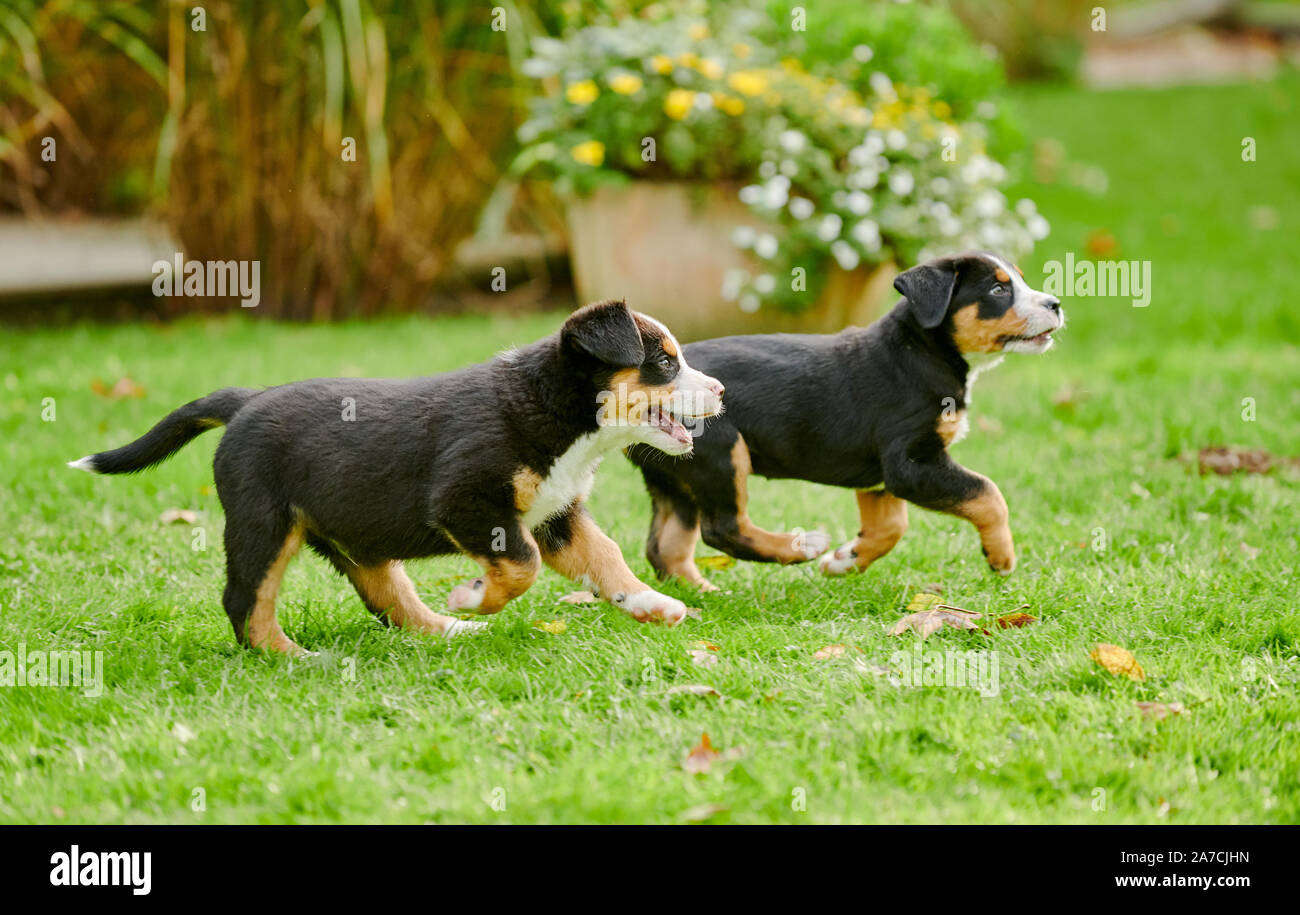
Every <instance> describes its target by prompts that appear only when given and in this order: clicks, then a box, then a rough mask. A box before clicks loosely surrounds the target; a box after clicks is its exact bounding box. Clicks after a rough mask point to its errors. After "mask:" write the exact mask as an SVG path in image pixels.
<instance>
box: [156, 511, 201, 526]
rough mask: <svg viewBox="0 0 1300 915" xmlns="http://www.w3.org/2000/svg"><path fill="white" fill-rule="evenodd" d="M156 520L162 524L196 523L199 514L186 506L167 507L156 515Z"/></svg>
mask: <svg viewBox="0 0 1300 915" xmlns="http://www.w3.org/2000/svg"><path fill="white" fill-rule="evenodd" d="M158 520H159V521H160V522H162V523H163V524H198V523H199V515H198V512H194V511H190V510H189V509H188V508H169V509H167V511H165V512H163V513H162V514H161V515H159V516H158Z"/></svg>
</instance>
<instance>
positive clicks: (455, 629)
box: [442, 620, 488, 639]
mask: <svg viewBox="0 0 1300 915" xmlns="http://www.w3.org/2000/svg"><path fill="white" fill-rule="evenodd" d="M487 627H488V624H487V623H481V622H479V621H478V620H452V621H451V622H450V623H448V624H447V628H446V629H444V630H442V634H443V636H444V637H445V638H449V639H450V638H455V637H456V636H458V635H472V634H473V633H475V632H482V631H483V630H484V629H486V628H487Z"/></svg>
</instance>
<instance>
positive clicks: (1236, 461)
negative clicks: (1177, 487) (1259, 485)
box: [1196, 445, 1284, 477]
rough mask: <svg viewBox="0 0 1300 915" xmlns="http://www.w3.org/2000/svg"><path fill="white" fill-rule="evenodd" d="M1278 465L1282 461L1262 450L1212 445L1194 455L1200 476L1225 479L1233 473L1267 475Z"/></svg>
mask: <svg viewBox="0 0 1300 915" xmlns="http://www.w3.org/2000/svg"><path fill="white" fill-rule="evenodd" d="M1280 463H1284V461H1283V460H1279V459H1278V458H1275V457H1274V456H1273V455H1271V454H1269V453H1268V452H1267V451H1265V450H1264V449H1263V448H1237V447H1234V446H1230V445H1229V446H1225V445H1212V446H1210V447H1208V448H1202V449H1201V450H1200V451H1198V452H1197V453H1196V466H1197V469H1198V470H1200V472H1201V475H1202V476H1204V475H1205V474H1207V473H1217V474H1219V475H1220V476H1225V477H1226V476H1231V475H1232V474H1234V473H1268V471H1270V470H1272V469H1273V468H1274V467H1276V466H1278V464H1280Z"/></svg>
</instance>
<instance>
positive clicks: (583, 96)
mask: <svg viewBox="0 0 1300 915" xmlns="http://www.w3.org/2000/svg"><path fill="white" fill-rule="evenodd" d="M598 95H600V89H599V88H598V87H597V86H596V83H595V81H594V80H590V79H584V80H582V81H581V82H578V83H571V84H570V85H569V88H568V89H566V90H564V97H565V98H567V99H568V100H569V101H570V102H572V103H573V104H575V105H590V104H591V103H592V102H594V101H595V100H596V96H598Z"/></svg>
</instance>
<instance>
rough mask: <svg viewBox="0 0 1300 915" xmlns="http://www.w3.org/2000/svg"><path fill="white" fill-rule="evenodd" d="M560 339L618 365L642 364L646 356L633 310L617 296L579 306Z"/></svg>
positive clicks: (566, 323)
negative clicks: (616, 297)
mask: <svg viewBox="0 0 1300 915" xmlns="http://www.w3.org/2000/svg"><path fill="white" fill-rule="evenodd" d="M560 340H561V341H562V342H563V343H564V345H565V346H566V347H569V348H571V349H573V350H576V351H578V352H583V353H586V354H587V355H589V356H592V357H594V358H596V359H599V360H600V361H601V362H603V363H605V364H606V365H612V366H615V367H617V368H628V367H630V366H634V365H640V364H641V362H642V361H643V360H644V359H645V346H644V345H643V344H642V343H641V332H640V331H639V330H637V326H636V319H635V318H633V317H632V309H630V308H628V307H627V303H626V302H623V301H621V300H617V299H609V300H608V301H604V302H596V303H594V304H591V305H587V306H585V307H583V308H579V309H578V310H577V311H575V312H574V313H573V314H572V315H570V316H569V320H567V321H565V322H564V327H563V328H562V329H561V330H560Z"/></svg>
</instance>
